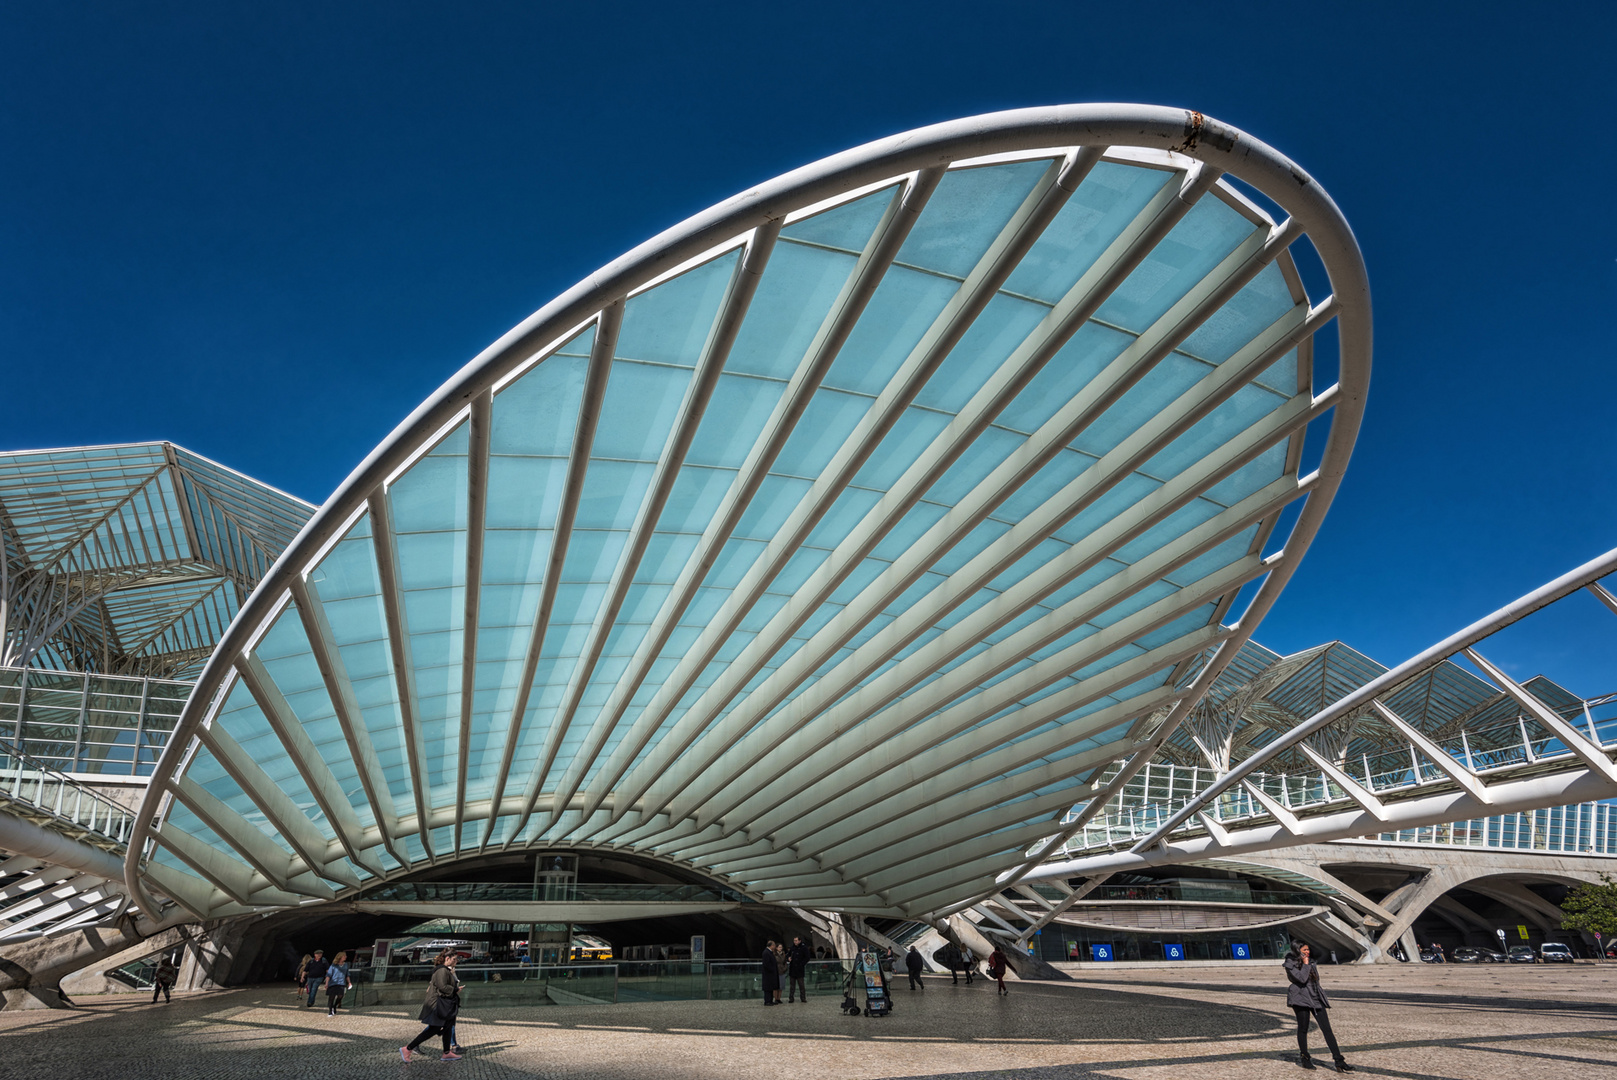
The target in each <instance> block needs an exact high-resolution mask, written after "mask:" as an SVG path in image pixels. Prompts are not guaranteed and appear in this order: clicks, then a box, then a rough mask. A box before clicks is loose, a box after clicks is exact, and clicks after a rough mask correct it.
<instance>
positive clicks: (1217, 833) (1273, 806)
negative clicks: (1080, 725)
mask: <svg viewBox="0 0 1617 1080" xmlns="http://www.w3.org/2000/svg"><path fill="white" fill-rule="evenodd" d="M1612 573H1617V549H1613V550H1612V551H1608V552H1607V553H1605V554H1604V555H1601V556H1599V557H1598V558H1595V559H1592V560H1590V561H1589V562H1587V563H1585V564H1583V565H1582V566H1580V567H1577V568H1576V569H1574V570H1572V571H1570V572H1568V573H1566V574H1563V575H1562V576H1561V577H1558V578H1556V579H1555V580H1554V581H1551V582H1549V583H1548V584H1546V585H1544V586H1542V587H1540V588H1538V589H1535V590H1534V591H1533V592H1531V593H1528V594H1527V595H1526V596H1524V597H1521V598H1520V599H1518V600H1516V601H1514V602H1512V603H1510V604H1507V605H1506V606H1504V607H1502V608H1500V609H1499V610H1498V611H1495V612H1494V613H1492V614H1491V615H1488V616H1486V617H1485V618H1482V619H1479V620H1478V621H1477V622H1475V623H1473V624H1471V625H1470V626H1468V627H1466V628H1465V629H1464V630H1461V631H1459V632H1458V633H1455V634H1453V635H1451V636H1449V637H1448V638H1445V639H1444V640H1443V641H1440V642H1438V643H1437V644H1436V645H1433V646H1432V647H1431V648H1429V649H1427V650H1425V651H1423V652H1421V653H1420V654H1419V655H1417V656H1415V657H1412V658H1411V659H1409V660H1407V661H1405V662H1404V663H1403V664H1400V665H1399V666H1397V667H1395V668H1393V669H1391V670H1390V671H1388V672H1386V673H1385V674H1383V675H1381V676H1379V677H1377V678H1375V679H1373V680H1371V681H1370V682H1367V683H1366V684H1364V685H1363V686H1361V687H1359V688H1358V689H1356V690H1354V691H1353V692H1352V693H1349V694H1347V695H1345V696H1344V697H1342V698H1340V699H1338V700H1337V701H1335V702H1333V703H1331V704H1330V705H1328V706H1326V707H1325V708H1324V709H1321V710H1320V711H1319V712H1317V713H1315V714H1314V715H1313V716H1311V717H1309V718H1308V719H1307V720H1305V721H1303V722H1302V723H1301V724H1298V725H1297V726H1296V727H1294V728H1292V729H1291V730H1290V731H1289V732H1287V733H1285V734H1284V735H1282V736H1280V737H1278V738H1275V739H1273V740H1272V741H1270V742H1269V743H1267V744H1265V745H1264V746H1263V747H1262V748H1261V749H1259V750H1258V751H1256V752H1254V753H1253V754H1251V755H1250V756H1248V757H1247V758H1245V759H1244V760H1242V761H1241V762H1240V764H1238V765H1236V766H1235V767H1233V768H1231V769H1230V770H1229V771H1228V772H1226V773H1225V774H1224V775H1223V776H1221V777H1220V778H1219V779H1218V780H1216V781H1215V782H1214V783H1213V784H1211V785H1210V786H1208V787H1207V788H1204V789H1203V790H1202V791H1200V792H1199V793H1197V794H1196V795H1195V796H1194V797H1193V798H1190V799H1188V800H1186V801H1185V802H1184V804H1183V805H1182V806H1181V807H1180V808H1179V809H1178V810H1176V811H1175V812H1174V813H1173V814H1171V815H1170V816H1169V817H1168V818H1167V819H1166V820H1164V821H1163V822H1162V824H1161V825H1159V826H1158V827H1157V828H1156V829H1155V830H1154V831H1152V832H1151V833H1150V834H1149V835H1147V836H1145V837H1143V838H1140V839H1139V840H1138V841H1136V842H1135V843H1134V844H1132V845H1131V846H1130V847H1129V849H1128V850H1127V851H1107V852H1104V853H1096V854H1092V855H1086V856H1082V857H1079V858H1074V859H1061V860H1056V861H1050V862H1045V863H1043V864H1041V865H1039V866H1037V867H1036V868H1033V869H1031V870H1029V871H1027V872H1025V873H1017V874H1008V875H1005V876H1004V877H1003V879H1002V880H1003V882H1004V884H1005V885H1014V884H1015V883H1016V882H1017V881H1020V880H1022V879H1024V878H1034V879H1039V878H1064V877H1072V876H1075V875H1088V874H1103V873H1104V874H1111V873H1116V872H1118V871H1120V870H1128V869H1133V868H1137V867H1145V866H1163V865H1173V864H1176V863H1184V862H1191V861H1196V860H1200V859H1208V858H1218V857H1223V856H1227V855H1240V854H1250V853H1253V852H1260V851H1270V850H1274V849H1277V848H1286V847H1293V846H1296V845H1298V844H1310V843H1320V842H1323V841H1327V840H1345V839H1352V838H1356V837H1364V836H1367V835H1371V834H1377V833H1387V832H1398V831H1402V830H1406V829H1415V828H1420V827H1422V826H1428V825H1441V824H1448V823H1451V822H1460V821H1468V820H1471V819H1475V818H1486V817H1492V816H1494V815H1498V814H1501V813H1515V812H1518V811H1526V810H1537V809H1543V808H1546V807H1554V806H1562V805H1567V804H1571V803H1581V802H1592V801H1596V800H1602V799H1610V798H1614V797H1617V763H1613V761H1612V759H1611V754H1610V752H1608V751H1607V750H1606V749H1605V748H1604V747H1603V746H1602V745H1601V744H1600V743H1597V742H1595V741H1594V740H1592V739H1591V738H1589V736H1588V735H1585V734H1584V733H1583V732H1581V731H1579V730H1578V729H1577V728H1576V727H1575V726H1573V725H1572V724H1570V723H1568V722H1567V721H1565V720H1564V719H1563V718H1561V717H1560V716H1559V715H1557V714H1556V713H1555V712H1554V711H1553V710H1551V709H1549V708H1547V707H1546V706H1545V705H1544V704H1543V703H1542V702H1541V701H1539V700H1538V699H1537V698H1536V697H1534V696H1533V695H1532V694H1531V693H1529V692H1528V691H1527V690H1525V689H1524V688H1523V687H1521V686H1520V685H1519V684H1517V683H1516V682H1515V681H1514V680H1512V679H1511V678H1509V676H1507V675H1506V674H1505V673H1504V672H1503V671H1501V670H1500V669H1499V667H1498V666H1497V665H1495V664H1493V663H1492V662H1490V661H1489V660H1487V659H1486V658H1485V657H1484V656H1482V655H1481V653H1480V652H1478V650H1477V645H1478V644H1479V643H1480V642H1482V641H1484V640H1486V639H1487V638H1489V637H1490V636H1492V635H1493V634H1496V633H1498V632H1499V631H1501V630H1503V629H1505V628H1506V627H1508V626H1511V625H1513V624H1515V623H1517V622H1519V621H1521V620H1522V619H1524V618H1526V617H1528V616H1529V615H1531V614H1533V613H1534V612H1536V611H1539V610H1541V609H1543V608H1545V607H1548V606H1550V605H1552V604H1555V603H1557V602H1559V601H1562V600H1565V599H1566V598H1568V597H1569V596H1572V595H1574V594H1576V593H1578V592H1580V591H1583V590H1587V591H1588V592H1590V593H1592V594H1593V595H1594V596H1595V597H1596V598H1597V599H1599V600H1600V601H1601V603H1602V604H1605V605H1606V607H1608V608H1610V609H1611V611H1612V612H1613V614H1617V604H1613V603H1611V602H1610V601H1609V599H1608V598H1609V597H1610V596H1611V594H1610V593H1609V592H1608V591H1607V590H1606V589H1605V588H1604V587H1603V586H1602V585H1601V584H1600V579H1601V578H1603V577H1606V576H1607V575H1609V574H1612ZM1462 654H1463V655H1464V656H1465V658H1466V659H1468V660H1469V661H1470V662H1471V663H1472V664H1474V665H1475V666H1476V667H1477V669H1478V670H1480V671H1481V672H1482V673H1483V676H1484V678H1486V679H1488V680H1489V681H1491V682H1492V683H1494V685H1496V686H1497V687H1499V689H1500V690H1502V691H1503V692H1504V693H1505V694H1507V695H1508V696H1509V697H1511V698H1514V699H1515V701H1516V702H1517V704H1518V705H1519V706H1520V707H1521V708H1522V709H1523V710H1524V714H1525V715H1528V716H1531V717H1532V718H1533V719H1534V720H1535V721H1536V722H1537V723H1538V724H1540V725H1542V726H1543V727H1544V728H1545V729H1546V730H1548V731H1549V732H1550V733H1551V734H1552V735H1553V736H1554V737H1555V738H1556V739H1558V740H1559V741H1560V742H1561V743H1562V744H1564V745H1565V746H1566V748H1567V750H1568V751H1569V752H1568V753H1565V754H1564V755H1562V756H1561V757H1560V758H1559V759H1558V760H1556V761H1553V762H1551V761H1542V762H1534V761H1532V760H1529V761H1528V762H1527V765H1528V766H1529V767H1528V768H1524V769H1520V770H1501V772H1502V773H1503V774H1504V775H1503V776H1502V777H1500V778H1494V779H1492V780H1491V781H1490V779H1489V778H1488V777H1486V776H1483V775H1479V773H1478V772H1477V771H1476V770H1475V769H1472V768H1468V767H1467V766H1465V765H1464V764H1462V763H1461V762H1458V761H1457V760H1456V759H1455V758H1454V757H1453V756H1452V755H1451V754H1449V753H1448V752H1446V751H1444V750H1443V749H1442V748H1441V747H1439V746H1437V745H1436V743H1434V742H1433V741H1432V740H1431V739H1429V738H1427V737H1426V736H1425V735H1423V734H1422V733H1421V732H1420V731H1418V730H1417V729H1415V728H1414V727H1413V726H1412V725H1410V724H1409V723H1408V722H1407V721H1405V720H1404V719H1403V718H1402V717H1400V716H1398V715H1397V714H1396V713H1394V712H1393V711H1392V710H1391V709H1389V708H1388V707H1387V706H1386V705H1385V704H1383V703H1382V702H1381V701H1380V700H1378V699H1379V698H1381V697H1382V696H1385V695H1389V694H1391V693H1392V692H1394V691H1396V690H1397V689H1398V688H1399V687H1401V686H1403V685H1405V684H1407V683H1408V682H1410V681H1411V680H1412V679H1415V678H1417V677H1419V676H1420V675H1421V674H1422V673H1424V672H1426V671H1429V670H1430V669H1432V668H1433V667H1435V666H1437V665H1438V664H1441V663H1443V662H1444V661H1445V660H1448V659H1450V658H1451V657H1454V656H1458V655H1462ZM1366 708H1369V709H1374V710H1375V711H1376V712H1377V713H1378V714H1379V715H1380V716H1381V717H1382V718H1383V719H1385V720H1386V721H1388V722H1389V723H1390V724H1392V725H1393V727H1394V729H1395V730H1396V731H1398V732H1399V733H1400V734H1401V735H1402V736H1403V737H1405V738H1407V739H1409V740H1410V745H1411V746H1412V747H1418V748H1419V749H1420V751H1421V753H1422V754H1423V755H1424V756H1425V757H1427V758H1428V759H1429V760H1431V762H1432V763H1433V764H1434V765H1435V766H1437V767H1438V768H1439V769H1441V770H1442V772H1443V773H1444V774H1445V776H1446V777H1447V778H1448V779H1450V780H1452V781H1453V782H1454V784H1455V786H1456V787H1457V788H1458V790H1457V791H1456V790H1452V789H1451V790H1441V791H1437V792H1435V793H1431V794H1424V795H1419V794H1417V795H1415V796H1413V797H1409V796H1403V797H1400V798H1398V799H1396V800H1392V799H1383V798H1379V797H1377V796H1376V795H1375V794H1373V793H1371V792H1369V791H1367V790H1365V789H1364V788H1363V786H1362V785H1360V784H1358V783H1357V782H1356V781H1355V780H1353V778H1351V777H1349V776H1347V775H1346V774H1345V773H1344V772H1342V770H1340V769H1338V768H1337V767H1336V766H1335V765H1334V764H1333V763H1332V762H1330V761H1328V760H1327V759H1326V758H1325V757H1324V756H1322V755H1320V754H1319V753H1317V752H1316V751H1314V750H1313V749H1312V748H1311V747H1310V746H1308V744H1307V743H1306V742H1305V741H1304V740H1306V739H1308V738H1309V737H1310V736H1312V735H1315V734H1316V733H1318V732H1320V731H1322V730H1324V729H1326V728H1328V727H1329V726H1330V725H1331V724H1333V723H1337V722H1339V721H1342V720H1345V719H1348V718H1351V717H1353V716H1354V715H1356V714H1357V713H1359V712H1361V711H1363V710H1364V709H1366ZM1294 747H1295V748H1297V749H1299V750H1301V751H1302V753H1304V754H1305V755H1306V756H1307V757H1308V758H1309V759H1310V760H1311V761H1312V762H1313V763H1314V764H1315V765H1316V766H1318V767H1320V768H1321V769H1322V770H1324V771H1325V772H1326V774H1327V775H1329V776H1330V778H1331V780H1332V781H1333V782H1334V783H1336V784H1337V785H1338V786H1339V787H1341V788H1342V790H1343V791H1344V792H1345V793H1346V795H1347V797H1348V799H1349V800H1351V802H1352V803H1353V804H1355V805H1353V806H1351V807H1349V808H1346V809H1344V808H1343V807H1342V805H1341V803H1340V801H1337V802H1336V803H1335V804H1334V805H1320V806H1317V807H1313V808H1310V809H1309V810H1307V811H1305V810H1301V809H1292V808H1288V807H1286V806H1283V805H1282V804H1281V803H1280V802H1279V801H1278V800H1276V799H1275V798H1274V797H1273V795H1271V794H1269V793H1267V792H1265V791H1264V790H1263V788H1262V787H1261V786H1260V785H1259V784H1257V783H1254V782H1253V779H1252V778H1253V777H1254V776H1255V775H1257V774H1258V771H1259V769H1260V768H1261V767H1262V766H1263V765H1264V764H1265V763H1266V762H1268V761H1270V760H1271V759H1272V758H1274V757H1275V756H1276V755H1278V754H1281V753H1284V752H1285V751H1287V750H1289V749H1291V748H1294ZM1417 771H1418V770H1417ZM1518 772H1520V773H1522V774H1523V775H1516V773H1518ZM1119 786H1120V785H1119ZM1237 786H1240V787H1241V788H1242V789H1244V790H1245V791H1247V792H1249V793H1250V794H1251V795H1252V796H1253V797H1254V798H1256V799H1257V800H1258V801H1259V802H1261V803H1262V804H1263V805H1264V806H1265V807H1266V808H1267V809H1268V810H1269V812H1270V813H1269V816H1270V818H1272V820H1269V821H1261V820H1260V821H1256V822H1250V823H1246V822H1243V823H1241V824H1240V825H1239V826H1228V827H1227V826H1225V825H1223V824H1221V823H1220V821H1219V820H1218V817H1217V815H1216V814H1215V813H1213V812H1212V811H1211V808H1213V807H1214V806H1215V804H1216V802H1217V800H1218V799H1219V797H1220V796H1221V795H1223V794H1225V793H1226V792H1229V791H1230V790H1231V789H1233V788H1235V787H1237ZM1103 808H1104V803H1103V802H1101V801H1100V800H1096V801H1095V802H1094V803H1092V804H1091V806H1090V808H1089V812H1087V813H1084V814H1081V815H1079V816H1078V818H1077V819H1076V820H1075V821H1074V822H1073V823H1072V824H1071V825H1069V827H1068V828H1066V829H1064V830H1063V833H1062V836H1063V838H1065V837H1068V836H1071V835H1073V834H1074V833H1076V832H1077V831H1078V830H1080V829H1082V828H1083V826H1084V825H1085V824H1087V823H1088V821H1089V820H1090V819H1091V818H1092V817H1093V816H1094V815H1095V814H1096V813H1099V812H1101V810H1102V809H1103ZM1192 818H1196V819H1199V821H1200V822H1201V825H1202V827H1203V828H1205V830H1206V835H1205V836H1181V837H1179V838H1177V839H1176V838H1175V837H1174V832H1175V830H1178V829H1179V828H1180V827H1181V826H1183V825H1185V824H1186V823H1187V822H1190V820H1191V819H1192Z"/></svg>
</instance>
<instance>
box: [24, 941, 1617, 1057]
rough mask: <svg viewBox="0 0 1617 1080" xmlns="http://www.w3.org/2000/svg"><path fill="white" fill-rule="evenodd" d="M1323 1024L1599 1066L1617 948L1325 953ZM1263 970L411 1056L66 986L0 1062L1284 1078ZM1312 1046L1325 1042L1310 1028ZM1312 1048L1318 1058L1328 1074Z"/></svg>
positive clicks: (620, 1021) (485, 1027) (1446, 1046)
mask: <svg viewBox="0 0 1617 1080" xmlns="http://www.w3.org/2000/svg"><path fill="white" fill-rule="evenodd" d="M1322 974H1323V975H1324V976H1325V983H1326V987H1327V989H1328V990H1329V991H1330V992H1331V994H1332V999H1333V1002H1334V1004H1335V1008H1333V1009H1332V1015H1333V1017H1334V1019H1335V1026H1336V1030H1337V1033H1338V1036H1339V1037H1340V1038H1341V1039H1342V1042H1343V1044H1344V1048H1345V1049H1347V1050H1348V1053H1349V1057H1350V1058H1351V1060H1352V1061H1353V1062H1354V1063H1355V1064H1356V1065H1358V1066H1359V1071H1360V1072H1361V1073H1362V1074H1363V1075H1365V1076H1398V1077H1414V1078H1419V1080H1460V1078H1472V1077H1476V1078H1482V1077H1487V1078H1489V1080H1494V1078H1498V1077H1500V1076H1506V1077H1509V1078H1510V1080H1575V1078H1580V1077H1601V1078H1603V1080H1611V1078H1613V1077H1617V963H1613V964H1611V965H1609V966H1607V965H1600V964H1594V963H1587V964H1580V965H1577V966H1575V967H1572V968H1546V967H1525V966H1524V967H1505V966H1501V967H1465V966H1461V965H1449V966H1447V967H1441V968H1438V967H1429V966H1425V965H1421V966H1410V967H1373V968H1347V967H1343V968H1326V969H1325V970H1324V971H1323V972H1322ZM1278 976H1279V971H1278V969H1276V970H1275V971H1273V972H1269V971H1267V970H1265V969H1251V968H1245V969H1227V968H1204V969H1200V970H1197V969H1195V968H1194V967H1192V966H1188V965H1187V967H1186V968H1185V969H1183V970H1151V971H1121V970H1119V971H1100V972H1095V971H1092V970H1091V971H1085V972H1083V973H1082V974H1081V975H1080V976H1079V977H1078V978H1077V980H1076V981H1074V982H1072V983H1065V984H1049V983H1040V984H1031V983H1013V984H1012V992H1011V994H1010V995H1009V996H1007V997H1003V998H1001V997H998V996H996V995H995V994H994V993H993V990H992V987H991V986H990V985H986V984H985V983H983V982H979V983H977V984H976V985H974V986H972V987H970V988H969V989H968V988H967V987H965V986H959V987H955V986H951V985H950V983H949V980H948V979H946V978H944V979H931V980H929V982H928V985H927V989H925V990H924V991H918V992H915V991H906V990H903V989H900V990H898V992H897V1009H896V1011H895V1013H894V1014H893V1015H892V1016H890V1017H885V1018H879V1019H866V1018H858V1019H854V1018H848V1017H844V1016H842V1015H841V1014H840V1013H839V1012H838V1011H837V1008H836V1005H837V999H836V998H834V997H828V998H823V999H816V1000H813V1001H811V1002H809V1003H808V1004H806V1005H803V1004H798V1005H786V1006H782V1007H780V1008H774V1009H765V1008H763V1007H762V1006H761V1005H760V1004H758V1003H756V1002H745V1003H735V1002H708V1001H700V1002H658V1003H647V1004H625V1005H617V1006H608V1007H582V1006H575V1007H568V1008H560V1007H551V1008H530V1009H511V1008H506V1009H486V1010H478V1011H468V1014H467V1015H465V1016H463V1017H462V1020H461V1030H460V1039H461V1042H462V1043H464V1044H465V1045H466V1046H467V1048H468V1054H467V1057H466V1058H465V1059H464V1060H462V1061H458V1062H450V1063H446V1062H441V1061H439V1060H438V1058H437V1054H436V1053H435V1052H433V1053H428V1054H422V1055H419V1056H418V1057H417V1059H416V1060H415V1062H414V1063H412V1064H410V1065H405V1064H403V1063H402V1062H401V1061H400V1060H399V1058H398V1051H397V1047H398V1046H399V1044H400V1043H402V1042H405V1041H407V1040H408V1039H410V1038H411V1037H413V1036H414V1035H415V1033H416V1032H417V1031H418V1030H419V1027H418V1025H416V1024H415V1023H414V1021H413V1020H412V1019H411V1017H412V1015H413V1011H414V1010H405V1009H385V1010H384V1009H370V1010H365V1011H363V1012H359V1013H350V1014H346V1015H342V1016H339V1017H337V1018H336V1019H330V1018H328V1017H327V1016H326V1015H325V1012H324V1010H323V1009H308V1010H305V1009H300V1008H298V1007H297V1002H296V999H295V998H293V997H292V995H291V994H290V993H289V992H288V991H287V990H285V989H281V988H271V987H249V988H244V989H238V990H224V991H215V992H212V993H205V994H194V995H187V996H184V997H176V998H175V1000H174V1002H173V1003H172V1004H169V1005H156V1006H153V1005H151V1004H149V1003H148V1001H147V1000H146V999H145V998H144V997H135V996H132V995H108V996H106V997H100V998H87V999H84V1001H83V1005H84V1007H83V1008H82V1009H80V1010H79V1011H76V1012H3V1013H0V1077H7V1078H9V1077H29V1078H38V1077H69V1078H83V1080H101V1078H107V1080H112V1078H117V1080H140V1078H144V1077H152V1078H159V1077H161V1078H163V1080H191V1078H196V1080H235V1078H242V1080H268V1078H277V1077H299V1078H308V1080H325V1078H328V1077H329V1078H332V1080H357V1078H364V1077H374V1076H386V1077H415V1078H417V1080H420V1078H421V1077H422V1076H423V1074H424V1075H425V1076H427V1077H447V1076H449V1075H451V1074H454V1075H458V1076H460V1077H461V1078H462V1080H470V1078H473V1077H478V1078H483V1077H491V1078H492V1077H500V1078H505V1077H525V1078H544V1080H551V1078H558V1080H560V1078H565V1080H641V1078H657V1080H686V1078H706V1077H722V1078H724V1080H753V1078H757V1080H797V1078H825V1077H849V1078H881V1077H964V1078H967V1080H987V1078H990V1077H992V1078H1003V1080H1047V1078H1056V1077H1061V1078H1067V1077H1108V1078H1130V1080H1132V1078H1141V1080H1149V1078H1164V1080H1165V1078H1168V1077H1173V1078H1176V1080H1180V1078H1185V1077H1198V1078H1199V1077H1209V1078H1220V1080H1222V1078H1227V1077H1242V1078H1245V1077H1253V1078H1258V1080H1263V1078H1268V1077H1292V1076H1296V1075H1298V1073H1299V1070H1298V1067H1297V1065H1296V1064H1295V1061H1294V1059H1293V1055H1294V1053H1295V1043H1294V1041H1293V1035H1292V1032H1291V1030H1290V1022H1291V1018H1290V1014H1289V1013H1288V1012H1287V1011H1286V1009H1285V995H1284V989H1283V983H1282V981H1281V979H1280V978H1278ZM1315 1038H1316V1060H1320V1055H1321V1054H1322V1052H1323V1047H1320V1046H1318V1044H1317V1035H1316V1037H1315ZM1329 1071H1330V1070H1329V1065H1328V1064H1326V1065H1324V1067H1323V1068H1322V1070H1321V1075H1323V1074H1326V1073H1328V1072H1329Z"/></svg>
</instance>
